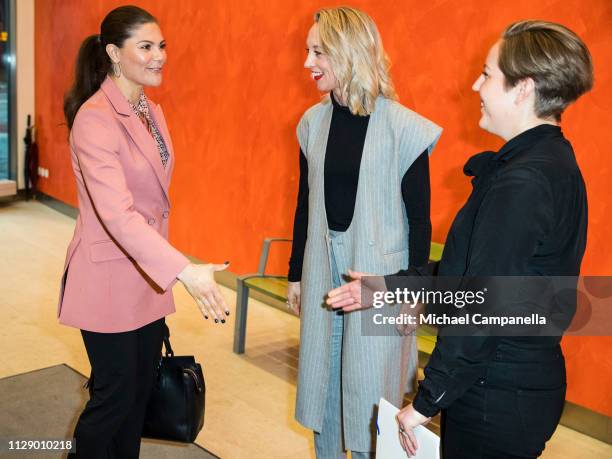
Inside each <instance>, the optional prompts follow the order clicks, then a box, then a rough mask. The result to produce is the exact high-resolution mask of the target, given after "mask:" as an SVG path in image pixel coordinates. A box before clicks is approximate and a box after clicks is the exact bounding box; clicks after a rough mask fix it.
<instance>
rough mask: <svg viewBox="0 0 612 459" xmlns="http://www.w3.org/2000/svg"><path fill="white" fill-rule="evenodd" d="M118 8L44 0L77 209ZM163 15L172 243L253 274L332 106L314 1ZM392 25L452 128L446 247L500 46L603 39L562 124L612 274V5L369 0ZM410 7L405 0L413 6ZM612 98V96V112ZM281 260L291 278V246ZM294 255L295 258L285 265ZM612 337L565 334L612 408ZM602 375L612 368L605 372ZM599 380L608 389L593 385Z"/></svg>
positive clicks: (224, 5) (51, 118)
mask: <svg viewBox="0 0 612 459" xmlns="http://www.w3.org/2000/svg"><path fill="white" fill-rule="evenodd" d="M122 3H125V2H120V1H115V0H96V1H94V0H88V1H87V2H83V1H81V0H37V1H36V96H37V97H36V124H37V125H38V128H39V129H38V133H39V138H38V141H39V143H40V152H41V160H40V162H41V166H42V167H46V168H49V171H50V176H49V178H48V179H41V181H40V182H39V183H40V184H41V185H40V187H41V190H42V191H43V192H45V193H47V194H49V195H51V196H54V197H56V198H58V199H60V200H62V201H65V202H67V203H70V204H73V205H75V204H76V193H75V185H74V179H73V177H72V171H71V169H70V163H69V152H68V147H67V144H66V137H67V131H66V127H65V126H63V125H62V123H63V117H62V95H63V93H64V92H65V90H66V89H67V88H68V87H69V84H70V81H71V78H72V73H71V72H72V68H73V63H74V59H75V56H76V52H77V49H78V47H79V45H80V43H81V41H82V40H83V38H85V36H86V35H88V34H92V33H97V31H98V30H99V24H100V21H101V20H102V18H103V17H104V15H105V14H106V12H108V11H110V10H111V9H112V8H114V7H116V6H119V5H121V4H122ZM133 3H135V4H137V5H140V6H142V7H144V8H146V9H148V10H149V11H151V12H152V13H153V14H154V15H156V16H157V17H158V18H159V20H160V22H161V25H162V30H163V32H164V34H165V36H166V38H167V40H168V55H169V61H168V65H167V67H166V70H165V73H164V84H163V87H162V88H160V89H156V90H153V91H150V93H149V94H150V95H151V96H152V98H153V99H154V100H156V101H158V102H160V103H161V104H162V105H163V107H164V112H165V114H166V117H167V120H168V125H169V126H170V130H171V132H172V136H173V142H174V146H175V149H176V155H177V166H176V169H175V174H174V178H173V185H172V189H171V197H172V200H173V210H172V216H173V219H172V226H171V241H172V243H173V244H175V245H176V246H177V247H178V248H179V249H181V250H183V251H184V252H187V253H189V254H192V255H195V256H197V257H199V258H201V259H204V260H211V261H216V262H223V261H225V260H230V261H231V262H232V267H231V269H232V270H233V271H234V272H236V273H244V272H248V271H253V270H254V269H255V268H256V265H257V256H258V252H259V248H260V243H261V240H262V238H263V237H264V236H271V235H276V236H289V235H290V234H291V228H292V220H293V210H294V202H295V197H296V191H297V179H298V163H297V159H298V145H297V142H296V140H295V134H294V133H295V126H296V124H297V121H298V119H299V117H300V115H301V114H302V113H303V111H304V110H305V109H306V108H307V107H308V106H310V105H312V104H313V103H315V102H316V101H317V100H318V95H317V92H316V89H315V88H314V86H313V83H312V82H311V81H310V80H309V77H308V74H307V72H306V71H305V70H304V69H303V68H302V64H303V60H304V58H305V51H304V47H305V44H304V42H305V37H306V33H307V31H308V28H309V26H310V24H311V23H312V14H313V12H314V11H315V10H316V9H317V8H318V7H320V6H323V5H325V4H327V2H323V3H321V2H318V1H317V2H315V1H309V0H299V1H298V0H291V1H290V0H249V1H246V0H244V1H238V0H207V1H205V2H204V1H201V0H181V1H179V2H170V1H163V0H150V1H134V2H133ZM351 3H352V4H353V5H354V6H357V7H361V8H363V9H364V10H366V11H368V12H369V13H370V14H371V15H372V16H373V17H374V19H375V20H376V21H377V23H378V25H379V28H380V31H381V34H382V36H383V40H384V43H385V45H386V48H387V51H388V54H389V56H390V57H391V59H392V61H393V63H394V66H393V77H394V80H395V83H396V86H397V89H398V92H399V94H400V98H401V101H402V102H403V103H404V104H405V105H407V106H408V107H410V108H412V109H414V110H416V111H417V112H419V113H421V114H423V115H425V116H426V117H428V118H430V119H432V120H434V121H435V122H436V123H438V124H440V125H441V126H443V127H444V129H445V131H444V134H443V136H442V139H441V141H440V143H439V146H438V147H437V149H436V151H435V152H434V155H433V157H432V160H431V171H432V177H431V180H432V186H433V201H432V220H433V225H434V239H435V240H437V241H443V240H444V239H445V236H446V233H447V231H448V228H449V226H450V223H451V220H452V218H453V216H454V215H455V213H456V212H457V210H458V208H459V207H460V205H461V203H462V202H463V201H464V199H465V198H466V196H467V194H468V192H469V182H468V180H467V179H466V178H465V177H464V176H463V175H462V173H461V168H462V165H463V163H464V162H465V160H466V158H467V157H468V156H470V155H472V154H474V153H476V152H478V151H481V150H484V149H496V148H498V147H499V146H500V145H501V142H500V140H499V139H497V138H495V137H493V136H491V135H489V134H486V133H484V132H482V131H481V130H479V129H478V127H477V121H478V117H479V99H478V97H477V96H476V95H475V94H474V93H472V91H471V90H470V87H471V84H472V82H473V81H474V79H475V78H476V77H477V75H478V73H479V71H480V69H481V67H482V64H483V62H484V58H485V56H486V53H487V50H488V48H489V46H490V45H491V44H492V43H493V42H494V41H495V40H496V39H497V37H498V35H499V33H500V31H501V30H502V29H503V28H504V27H505V26H506V25H507V24H508V23H510V22H512V21H515V20H518V19H524V18H535V17H537V18H542V19H548V20H552V21H559V22H561V23H563V24H565V25H567V26H569V27H570V28H572V29H573V30H575V31H576V32H577V33H578V34H579V35H580V36H581V37H582V38H583V39H584V40H585V42H586V43H587V45H588V46H589V48H590V50H591V52H592V54H593V58H594V62H595V69H596V85H595V89H594V90H593V91H592V93H590V94H588V95H586V96H585V97H583V99H581V100H580V101H579V102H578V103H577V104H576V106H573V107H571V108H570V109H569V110H568V111H567V113H566V115H565V116H564V123H563V129H564V132H565V134H566V136H567V137H568V138H569V139H570V140H571V141H572V143H573V145H574V147H575V150H576V154H577V157H578V160H579V162H580V165H581V167H582V171H583V174H584V176H585V180H586V183H587V188H588V193H589V213H590V215H589V218H590V220H589V236H588V237H589V243H588V249H587V254H586V256H585V260H584V263H583V273H584V274H591V275H611V274H612V242H611V241H612V239H611V238H610V237H609V236H608V234H607V229H608V226H609V218H607V217H608V216H609V214H610V213H611V212H612V208H611V202H612V199H611V197H610V195H611V193H610V192H611V191H612V190H611V187H610V185H609V183H610V179H611V175H610V168H609V166H608V164H609V159H608V156H609V151H608V150H609V146H610V145H612V130H610V129H609V128H606V129H603V128H602V126H603V125H609V123H608V122H606V121H602V120H607V116H608V115H609V113H607V112H606V111H604V108H605V107H606V106H609V102H610V100H612V93H611V92H612V91H611V85H610V77H611V63H610V54H609V50H610V49H611V48H612V42H611V36H612V32H611V31H612V27H611V25H612V4H611V3H610V1H609V0H591V1H589V2H584V1H582V0H571V1H570V0H565V1H551V0H548V1H544V0H542V1H538V2H533V1H531V0H515V1H513V2H508V1H506V0H501V1H500V0H461V1H460V0H456V1H442V0H431V1H429V2H419V1H416V0H405V1H404V2H397V1H393V0H388V1H387V0H385V1H380V0H379V1H373V0H366V1H359V0H355V1H352V2H351ZM398 5H401V7H399V8H398ZM605 101H608V102H607V103H605ZM282 255H283V256H277V257H276V259H275V260H273V265H275V266H274V267H275V268H276V269H277V270H284V267H285V262H286V258H285V257H286V253H283V254H282ZM281 260H282V262H281ZM610 349H612V339H611V338H609V337H608V338H573V339H572V340H571V341H570V340H565V350H566V355H567V360H568V369H569V392H568V398H569V399H570V400H571V401H573V402H576V403H579V404H581V405H584V406H586V407H589V408H591V409H594V410H597V411H599V412H602V413H605V414H608V415H612V397H611V396H610V392H609V388H610V387H612V362H611V361H612V354H611V352H612V351H610ZM601 368H603V371H602V372H600V369H601ZM593 381H596V383H593Z"/></svg>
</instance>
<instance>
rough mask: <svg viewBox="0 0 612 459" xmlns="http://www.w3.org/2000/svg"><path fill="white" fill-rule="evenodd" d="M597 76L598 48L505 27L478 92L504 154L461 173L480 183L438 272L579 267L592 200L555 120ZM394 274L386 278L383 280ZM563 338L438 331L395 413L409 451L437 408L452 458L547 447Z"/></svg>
mask: <svg viewBox="0 0 612 459" xmlns="http://www.w3.org/2000/svg"><path fill="white" fill-rule="evenodd" d="M592 84H593V68H592V62H591V56H590V54H589V51H588V49H587V47H586V46H585V44H584V43H583V42H582V41H581V40H580V38H578V36H576V34H575V33H573V32H572V31H571V30H569V29H567V28H566V27H564V26H562V25H560V24H555V23H551V22H544V21H521V22H517V23H515V24H512V25H511V26H509V27H508V28H507V29H506V30H505V31H504V33H503V35H502V37H501V39H500V40H499V41H498V42H497V43H495V44H494V45H493V47H492V48H491V49H490V51H489V54H488V56H487V59H486V62H485V65H484V70H483V72H482V74H481V75H480V76H479V77H478V79H477V80H476V82H475V83H474V85H473V87H472V89H473V90H474V91H477V92H478V93H479V94H480V106H481V118H480V122H479V125H480V127H481V128H482V129H485V130H486V131H488V132H490V133H492V134H495V135H497V136H499V137H501V138H502V139H504V140H505V141H506V144H505V145H504V146H503V147H502V148H501V150H499V151H498V152H497V153H492V152H485V153H480V154H478V155H475V156H474V157H472V158H471V159H470V160H469V161H468V162H467V164H466V166H465V168H464V171H465V172H466V174H467V175H468V176H473V177H474V178H473V179H472V184H473V191H472V194H471V195H470V197H469V198H468V200H467V202H466V204H465V205H464V206H463V207H462V209H461V210H460V211H459V213H458V214H457V216H456V217H455V220H454V222H453V224H452V226H451V229H450V231H449V234H448V238H447V241H446V246H445V248H444V254H443V257H442V260H441V262H440V264H439V266H438V275H440V276H470V277H474V276H577V275H578V274H579V273H580V263H581V261H582V256H583V254H584V250H585V246H586V233H587V197H586V190H585V185H584V182H583V179H582V175H581V173H580V169H579V168H578V165H577V163H576V158H575V156H574V151H573V149H572V146H571V144H570V143H569V141H568V140H567V139H566V138H565V137H564V136H563V133H562V132H561V128H560V127H559V122H560V121H561V114H562V113H563V111H564V110H565V108H566V107H567V106H568V105H569V104H570V103H572V102H574V101H575V100H577V99H578V98H579V97H580V96H581V95H582V94H583V93H585V92H587V91H588V90H590V89H591V86H592ZM411 272H412V270H411ZM411 272H406V273H402V274H408V275H410V274H411ZM394 282H395V281H394V280H393V279H387V288H393V287H394V286H393V283H394ZM347 285H349V284H347ZM359 287H360V282H359V280H357V281H354V282H353V283H352V285H350V287H348V288H345V289H343V290H342V291H336V292H330V297H332V298H330V302H331V303H333V304H334V305H335V306H336V307H342V306H343V305H345V304H346V301H347V300H346V295H347V293H350V295H348V296H351V297H352V298H358V296H357V295H358V293H357V292H358V291H359V290H360V288H359ZM519 295H521V294H520V293H519ZM519 299H520V301H522V302H519V303H516V302H515V303H514V307H517V306H527V307H529V306H530V305H532V304H533V298H530V297H529V296H523V297H521V298H519ZM357 301H358V302H359V301H360V300H359V299H358V300H357ZM549 306H550V307H554V306H555V303H554V299H553V300H552V301H551V304H550V305H548V304H545V303H542V302H538V308H547V307H549ZM347 307H349V306H347ZM531 307H533V306H531ZM570 309H571V305H570ZM534 312H535V311H534ZM565 312H568V313H569V315H570V316H571V314H573V312H572V311H565ZM560 340H561V337H560V336H540V337H528V336H527V337H499V336H483V337H478V338H477V337H452V336H438V341H437V343H436V347H435V349H434V351H433V353H432V356H431V358H430V360H429V363H428V364H427V366H426V368H425V379H424V380H423V382H422V383H421V385H420V387H419V390H418V392H417V395H416V397H415V399H414V403H413V404H412V405H409V406H407V407H405V408H404V409H403V410H402V411H401V412H400V414H399V415H398V422H399V428H400V439H401V441H402V443H403V446H404V448H405V450H406V451H407V452H408V453H409V456H410V455H412V454H414V452H415V449H416V447H417V445H416V442H415V440H414V435H413V433H412V430H411V429H412V428H413V427H415V426H417V425H419V424H423V423H425V422H427V421H428V419H430V418H431V416H434V415H435V414H436V413H438V412H439V411H440V410H444V412H445V415H446V416H445V422H444V429H443V438H442V442H443V443H442V446H443V454H444V457H445V458H449V459H462V458H466V459H467V458H469V459H478V458H500V459H501V458H503V459H511V458H523V459H525V458H535V457H538V456H539V455H540V454H542V451H543V450H544V446H545V443H546V441H548V440H549V439H550V437H551V436H552V434H553V432H554V431H555V429H556V427H557V424H558V423H559V419H560V417H561V412H562V409H563V403H564V400H565V389H566V379H565V361H564V358H563V353H562V352H561V347H560V345H559V342H560Z"/></svg>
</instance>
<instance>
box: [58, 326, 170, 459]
mask: <svg viewBox="0 0 612 459" xmlns="http://www.w3.org/2000/svg"><path fill="white" fill-rule="evenodd" d="M164 327H165V321H164V319H163V318H162V319H160V320H157V321H155V322H152V323H150V324H148V325H145V326H144V327H141V328H139V329H136V330H133V331H129V332H123V333H97V332H90V331H85V330H81V334H82V336H83V341H84V343H85V349H86V350H87V356H88V357H89V362H90V364H91V369H92V382H93V386H92V389H90V390H91V398H90V400H89V401H88V402H87V404H86V405H85V409H84V410H83V412H82V413H81V416H80V417H79V420H78V422H77V425H76V428H75V431H74V436H75V439H76V455H70V457H78V458H87V459H96V458H137V457H138V455H139V453H140V438H141V436H142V426H143V423H144V416H145V411H146V407H147V402H148V400H149V397H150V395H151V389H152V388H153V383H154V381H155V376H156V366H157V363H158V361H159V358H160V356H161V346H162V338H163V332H164Z"/></svg>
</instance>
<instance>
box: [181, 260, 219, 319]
mask: <svg viewBox="0 0 612 459" xmlns="http://www.w3.org/2000/svg"><path fill="white" fill-rule="evenodd" d="M228 266H229V263H225V264H222V265H213V264H211V263H208V264H203V265H195V264H193V263H192V264H189V265H187V266H186V267H185V269H183V271H181V273H180V274H179V275H178V276H176V277H177V279H178V280H180V281H181V282H182V283H183V285H184V286H185V288H186V289H187V291H188V292H189V294H190V295H191V296H192V297H193V299H194V300H195V301H196V303H197V305H198V307H199V308H200V311H201V312H202V315H203V316H204V318H205V319H208V317H209V316H210V317H212V318H213V319H214V320H215V323H219V322H221V323H223V324H224V323H225V317H226V316H229V314H230V311H229V308H228V307H227V303H226V302H225V298H223V295H222V294H221V290H220V289H219V286H218V285H217V282H215V272H217V271H223V270H225V269H227V267H228Z"/></svg>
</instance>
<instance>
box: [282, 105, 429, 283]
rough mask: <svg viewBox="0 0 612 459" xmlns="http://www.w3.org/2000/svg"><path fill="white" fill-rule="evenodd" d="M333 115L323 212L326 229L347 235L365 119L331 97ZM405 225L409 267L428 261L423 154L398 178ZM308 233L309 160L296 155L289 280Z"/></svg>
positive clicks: (298, 269) (295, 276) (297, 274)
mask: <svg viewBox="0 0 612 459" xmlns="http://www.w3.org/2000/svg"><path fill="white" fill-rule="evenodd" d="M330 98H331V101H332V104H333V112H332V119H331V124H330V128H329V137H328V139H327V149H326V151H325V172H324V174H325V180H324V183H325V209H326V211H327V223H328V225H329V229H331V230H334V231H346V230H347V229H348V227H349V226H350V224H351V221H352V220H353V213H354V211H355V199H356V197H357V184H358V182H359V169H360V165H361V156H362V154H363V146H364V143H365V138H366V133H367V130H368V123H369V121H370V117H369V116H359V115H353V114H352V113H351V112H350V110H349V109H348V107H344V106H342V105H340V104H339V103H338V102H337V101H336V100H335V99H334V97H333V95H330ZM398 191H400V192H401V193H402V198H403V200H404V205H405V207H406V215H407V217H408V224H409V227H410V229H409V237H408V239H409V240H408V246H409V254H410V255H409V256H410V265H412V266H421V265H423V264H425V263H427V261H428V259H429V247H430V240H431V221H430V217H429V208H430V185H429V156H428V153H427V151H424V152H423V153H422V154H421V155H420V156H419V157H418V158H417V159H416V160H415V161H414V163H413V164H412V166H411V167H410V168H409V169H408V171H407V172H406V174H405V175H404V177H403V178H402V185H401V190H398ZM307 229H308V161H307V160H306V156H305V155H304V153H303V152H302V151H301V150H300V186H299V192H298V199H297V207H296V211H295V219H294V223H293V247H292V251H291V259H290V260H289V280H290V281H291V282H297V281H299V280H300V279H301V277H302V262H303V260H304V248H305V246H306V235H307Z"/></svg>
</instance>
